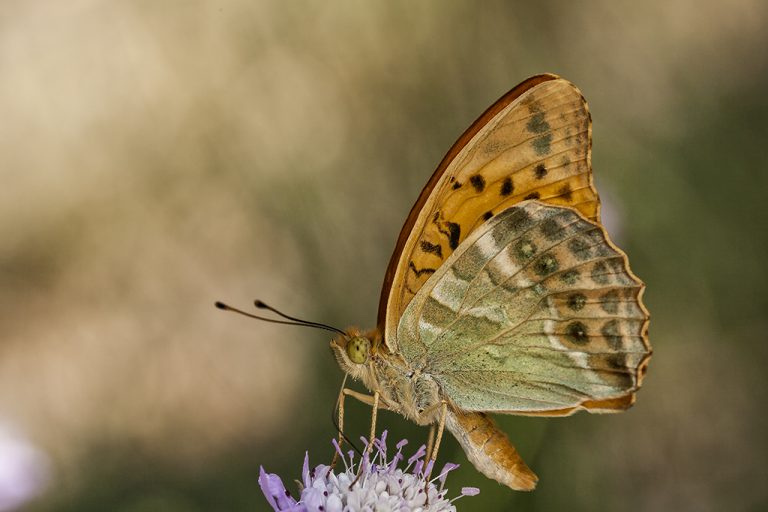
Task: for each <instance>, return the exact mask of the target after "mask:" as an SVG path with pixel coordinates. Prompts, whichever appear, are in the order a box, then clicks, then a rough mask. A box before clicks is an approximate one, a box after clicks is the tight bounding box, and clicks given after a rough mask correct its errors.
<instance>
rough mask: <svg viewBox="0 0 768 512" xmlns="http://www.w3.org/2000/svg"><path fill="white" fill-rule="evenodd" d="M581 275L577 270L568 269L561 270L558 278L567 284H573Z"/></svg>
mask: <svg viewBox="0 0 768 512" xmlns="http://www.w3.org/2000/svg"><path fill="white" fill-rule="evenodd" d="M580 277H581V275H580V274H579V271H578V270H568V271H567V272H563V273H562V274H560V279H561V280H562V281H563V282H564V283H565V284H567V285H571V286H573V285H574V284H576V281H578V280H579V278H580Z"/></svg>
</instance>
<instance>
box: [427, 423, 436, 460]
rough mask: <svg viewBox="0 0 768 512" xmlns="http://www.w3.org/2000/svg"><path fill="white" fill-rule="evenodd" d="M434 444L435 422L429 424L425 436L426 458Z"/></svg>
mask: <svg viewBox="0 0 768 512" xmlns="http://www.w3.org/2000/svg"><path fill="white" fill-rule="evenodd" d="M434 445H435V424H434V423H433V424H431V425H430V426H429V435H428V436H427V459H429V458H430V456H431V455H432V447H433V446H434Z"/></svg>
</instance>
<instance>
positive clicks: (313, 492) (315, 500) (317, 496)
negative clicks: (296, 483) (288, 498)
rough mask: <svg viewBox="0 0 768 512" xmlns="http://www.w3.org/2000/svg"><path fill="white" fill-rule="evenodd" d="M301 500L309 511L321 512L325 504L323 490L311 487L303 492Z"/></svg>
mask: <svg viewBox="0 0 768 512" xmlns="http://www.w3.org/2000/svg"><path fill="white" fill-rule="evenodd" d="M301 502H302V503H303V504H304V506H306V510H307V512H321V511H322V510H323V505H324V504H325V496H323V491H321V490H320V489H315V488H314V487H310V488H308V489H304V492H302V493H301Z"/></svg>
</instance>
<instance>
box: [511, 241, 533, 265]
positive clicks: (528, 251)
mask: <svg viewBox="0 0 768 512" xmlns="http://www.w3.org/2000/svg"><path fill="white" fill-rule="evenodd" d="M536 251H537V247H536V244H535V243H533V240H530V239H529V238H522V239H520V240H518V241H517V243H516V244H515V255H516V256H517V258H518V259H519V260H520V261H522V262H525V261H528V260H529V259H531V258H532V257H533V255H534V254H536Z"/></svg>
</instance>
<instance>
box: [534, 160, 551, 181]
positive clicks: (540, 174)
mask: <svg viewBox="0 0 768 512" xmlns="http://www.w3.org/2000/svg"><path fill="white" fill-rule="evenodd" d="M548 172H549V171H548V170H547V166H546V165H544V164H539V165H537V166H536V167H535V168H534V169H533V174H534V175H535V176H536V179H537V180H542V179H544V177H545V176H546V175H547V173H548Z"/></svg>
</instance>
